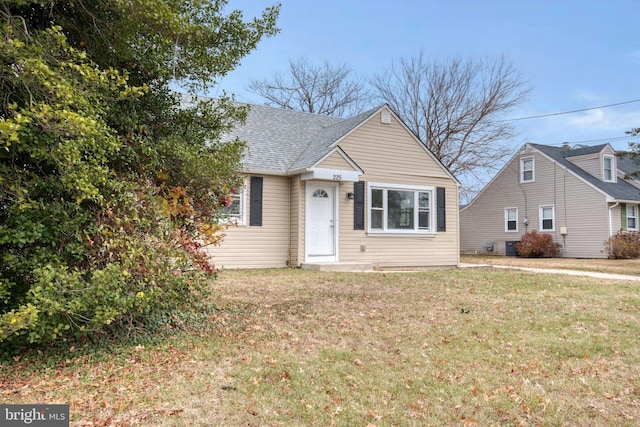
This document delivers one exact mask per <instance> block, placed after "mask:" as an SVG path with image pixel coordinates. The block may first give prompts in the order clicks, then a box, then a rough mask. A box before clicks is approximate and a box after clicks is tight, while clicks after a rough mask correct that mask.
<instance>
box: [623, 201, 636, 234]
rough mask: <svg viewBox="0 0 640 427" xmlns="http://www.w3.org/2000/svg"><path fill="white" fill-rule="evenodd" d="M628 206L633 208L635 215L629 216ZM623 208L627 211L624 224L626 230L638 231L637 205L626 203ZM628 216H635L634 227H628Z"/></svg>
mask: <svg viewBox="0 0 640 427" xmlns="http://www.w3.org/2000/svg"><path fill="white" fill-rule="evenodd" d="M630 207H633V208H635V209H634V210H635V211H636V215H635V216H630V215H629V208H630ZM625 209H626V211H627V212H626V214H627V223H626V224H625V225H626V226H627V230H630V231H638V205H633V204H628V205H627V206H626V208H625ZM629 218H635V220H636V226H635V227H629Z"/></svg>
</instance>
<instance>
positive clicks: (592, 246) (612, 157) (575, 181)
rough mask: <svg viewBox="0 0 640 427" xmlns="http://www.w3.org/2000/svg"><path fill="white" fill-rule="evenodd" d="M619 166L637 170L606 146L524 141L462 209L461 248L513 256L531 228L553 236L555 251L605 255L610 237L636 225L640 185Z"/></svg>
mask: <svg viewBox="0 0 640 427" xmlns="http://www.w3.org/2000/svg"><path fill="white" fill-rule="evenodd" d="M621 167H623V168H625V169H634V168H635V166H634V162H632V161H630V160H628V159H626V160H624V159H621V158H618V157H617V156H616V153H615V151H614V150H613V148H612V147H611V146H610V145H609V144H602V145H597V146H593V147H578V148H571V147H570V146H568V144H565V145H564V146H563V147H551V146H546V145H539V144H531V143H528V144H525V145H524V146H523V147H522V148H521V149H520V151H519V152H518V153H517V154H516V155H515V156H514V157H513V158H512V159H511V160H509V162H507V164H506V165H505V166H504V167H503V168H502V169H501V170H500V172H498V174H497V175H496V176H495V177H494V178H493V179H492V180H491V181H490V182H489V184H488V185H487V186H486V187H485V188H484V189H483V190H482V191H481V192H480V193H479V194H478V195H477V196H476V197H475V198H474V199H473V200H472V201H471V203H469V204H468V205H466V206H465V207H463V208H462V209H461V210H460V247H461V250H462V253H467V252H479V253H485V254H486V253H493V254H497V255H516V250H515V243H516V242H517V241H519V240H520V236H522V234H524V233H526V232H528V231H531V230H536V231H538V232H541V233H548V234H551V235H552V236H553V240H554V241H555V242H556V243H557V244H558V246H559V248H560V255H561V256H565V257H571V258H603V257H606V256H607V254H606V253H605V252H603V250H604V242H605V241H606V240H607V239H608V238H609V237H610V236H612V235H615V234H616V233H617V232H618V231H619V230H638V224H639V222H638V204H640V189H639V188H638V186H636V185H635V183H634V182H633V181H630V180H626V179H625V178H624V177H625V175H626V173H628V172H632V170H623V169H620V168H621ZM637 168H638V169H640V166H638V167H637Z"/></svg>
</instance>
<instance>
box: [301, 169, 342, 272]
mask: <svg viewBox="0 0 640 427" xmlns="http://www.w3.org/2000/svg"><path fill="white" fill-rule="evenodd" d="M319 188H322V189H324V190H326V191H327V192H329V193H330V194H331V195H332V197H333V254H332V255H322V256H319V255H310V254H309V242H310V230H311V227H310V226H309V225H310V219H309V212H310V206H311V198H312V196H313V193H314V192H315V190H317V189H319ZM304 224H305V225H304V229H305V234H304V239H305V243H304V257H305V262H336V261H338V235H339V233H338V184H337V183H335V182H327V181H307V183H306V189H305V220H304Z"/></svg>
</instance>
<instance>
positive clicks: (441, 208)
mask: <svg viewBox="0 0 640 427" xmlns="http://www.w3.org/2000/svg"><path fill="white" fill-rule="evenodd" d="M444 192H445V188H444V187H438V188H437V190H436V193H437V194H436V203H437V206H438V207H437V210H436V213H437V215H438V231H447V215H446V208H445V206H446V204H445V197H444Z"/></svg>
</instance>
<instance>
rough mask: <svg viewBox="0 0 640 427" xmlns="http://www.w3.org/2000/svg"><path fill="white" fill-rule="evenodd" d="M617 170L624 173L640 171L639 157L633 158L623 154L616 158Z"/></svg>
mask: <svg viewBox="0 0 640 427" xmlns="http://www.w3.org/2000/svg"><path fill="white" fill-rule="evenodd" d="M618 169H620V170H621V171H622V172H624V173H634V172H638V171H640V156H636V157H633V156H631V155H630V154H625V155H623V156H620V157H618Z"/></svg>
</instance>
